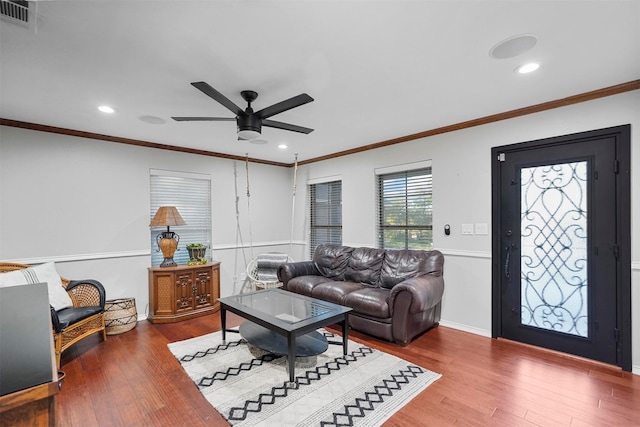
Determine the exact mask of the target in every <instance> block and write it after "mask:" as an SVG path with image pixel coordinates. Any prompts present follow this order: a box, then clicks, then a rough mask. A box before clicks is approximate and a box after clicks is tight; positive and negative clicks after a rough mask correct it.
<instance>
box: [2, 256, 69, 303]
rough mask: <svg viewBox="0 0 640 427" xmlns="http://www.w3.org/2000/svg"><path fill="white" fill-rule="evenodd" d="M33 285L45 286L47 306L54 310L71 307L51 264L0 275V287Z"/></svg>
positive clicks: (53, 264)
mask: <svg viewBox="0 0 640 427" xmlns="http://www.w3.org/2000/svg"><path fill="white" fill-rule="evenodd" d="M33 283H46V284H47V289H48V291H49V304H50V305H51V306H52V307H53V308H54V309H55V310H61V309H63V308H66V307H72V306H73V301H71V297H70V296H69V294H68V293H67V291H66V290H65V289H64V288H63V287H62V281H61V280H60V275H59V274H58V272H57V271H56V266H55V263H53V262H46V263H44V264H40V265H36V266H33V267H29V268H25V269H22V270H15V271H9V272H7V273H2V274H0V286H15V285H29V284H33Z"/></svg>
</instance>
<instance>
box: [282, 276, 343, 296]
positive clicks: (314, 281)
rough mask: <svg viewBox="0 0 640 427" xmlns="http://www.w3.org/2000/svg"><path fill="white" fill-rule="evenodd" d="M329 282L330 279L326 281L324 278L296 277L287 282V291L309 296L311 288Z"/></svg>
mask: <svg viewBox="0 0 640 427" xmlns="http://www.w3.org/2000/svg"><path fill="white" fill-rule="evenodd" d="M331 281H332V280H331V279H328V278H326V277H324V276H298V277H294V278H293V279H291V280H289V282H288V283H287V291H289V292H295V293H297V294H301V295H306V296H311V292H312V291H313V288H315V287H316V286H318V285H319V284H321V283H325V282H331Z"/></svg>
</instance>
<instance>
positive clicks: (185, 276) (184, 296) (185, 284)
mask: <svg viewBox="0 0 640 427" xmlns="http://www.w3.org/2000/svg"><path fill="white" fill-rule="evenodd" d="M175 278H176V279H175V280H176V289H175V291H176V292H175V295H176V300H175V301H176V311H175V312H176V314H177V313H184V312H187V311H192V310H193V309H194V304H193V294H194V289H193V271H183V272H179V273H175Z"/></svg>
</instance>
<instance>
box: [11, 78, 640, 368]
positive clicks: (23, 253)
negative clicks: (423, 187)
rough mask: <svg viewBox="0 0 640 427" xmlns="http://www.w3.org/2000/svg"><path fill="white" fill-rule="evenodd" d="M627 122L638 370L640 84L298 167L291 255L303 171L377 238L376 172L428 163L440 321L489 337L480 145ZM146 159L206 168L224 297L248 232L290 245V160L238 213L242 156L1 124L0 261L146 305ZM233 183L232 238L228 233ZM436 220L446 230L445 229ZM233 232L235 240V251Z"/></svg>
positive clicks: (244, 258) (351, 233) (261, 244)
mask: <svg viewBox="0 0 640 427" xmlns="http://www.w3.org/2000/svg"><path fill="white" fill-rule="evenodd" d="M627 123H630V124H631V125H632V148H631V151H632V161H631V163H632V166H631V168H632V214H631V215H632V225H631V228H632V260H633V263H632V265H633V272H632V311H633V320H632V324H633V332H632V333H633V337H632V341H633V365H634V372H636V373H640V291H639V290H638V287H639V286H640V232H639V230H640V192H639V191H638V189H640V174H638V173H636V172H635V171H638V170H640V136H639V134H638V132H637V129H640V91H635V92H630V93H625V94H621V95H616V96H612V97H608V98H603V99H600V100H595V101H590V102H587V103H582V104H577V105H573V106H568V107H564V108H561V109H555V110H551V111H546V112H542V113H538V114H534V115H529V116H525V117H519V118H515V119H511V120H507V121H502V122H498V123H493V124H489V125H484V126H480V127H475V128H471V129H465V130H461V131H457V132H452V133H448V134H444V135H438V136H434V137H430V138H425V139H421V140H417V141H411V142H408V143H404V144H398V145H394V146H390V147H385V148H381V149H377V150H373V151H367V152H364V153H359V154H356V155H351V156H346V157H340V158H337V159H332V160H326V161H323V162H318V163H312V164H309V165H305V166H301V167H300V168H299V170H298V185H297V192H296V202H295V221H294V235H293V242H294V245H293V248H292V249H293V253H291V255H292V256H293V257H294V259H298V260H299V259H306V258H307V257H308V255H306V254H307V249H306V248H304V247H303V246H301V245H299V243H301V242H305V241H306V240H307V236H308V197H307V193H306V185H305V184H306V182H307V181H308V180H317V179H322V178H323V177H334V178H335V177H339V178H340V179H342V182H343V228H344V231H343V241H344V243H345V244H348V245H354V246H361V245H366V246H375V245H376V225H375V222H376V196H375V193H376V191H375V176H374V170H375V169H376V168H382V167H388V166H393V165H401V164H408V163H412V162H416V161H421V160H432V167H433V174H434V179H433V185H434V230H435V232H434V246H435V247H436V248H438V249H440V250H442V251H443V252H444V253H445V256H446V261H445V296H444V301H443V312H442V316H443V322H442V323H443V324H445V325H449V326H454V327H457V328H461V329H465V330H468V331H472V332H475V333H479V334H482V335H486V336H489V335H490V329H491V236H490V234H489V235H486V236H477V235H474V236H462V235H461V234H460V225H461V224H462V223H472V224H475V223H487V224H489V225H490V224H491V188H490V186H491V166H490V150H491V147H494V146H500V145H507V144H512V143H516V142H523V141H528V140H533V139H539V138H547V137H553V136H558V135H564V134H569V133H574V132H583V131H588V130H593V129H599V128H604V127H609V126H617V125H622V124H627ZM114 133H115V132H114ZM398 136H401V135H398ZM372 142H375V141H372ZM152 168H153V169H168V170H178V171H184V172H195V173H207V174H211V176H212V192H213V195H212V199H213V207H212V215H213V218H212V222H213V224H212V225H213V258H214V259H216V260H219V261H221V262H222V268H221V282H222V295H223V296H224V295H230V294H232V293H236V292H239V290H240V287H241V283H238V282H239V281H238V280H234V278H239V276H240V273H241V272H242V271H243V270H244V266H245V263H246V262H248V261H249V260H250V258H251V255H252V254H251V252H250V250H249V248H248V246H250V243H251V242H253V246H254V247H253V255H257V254H258V253H260V252H265V251H271V250H279V251H283V252H289V242H290V232H291V206H292V200H291V199H292V197H291V196H292V178H293V170H292V169H286V168H282V167H275V166H268V165H259V164H250V165H249V169H250V171H249V176H250V185H251V198H250V204H251V209H250V210H251V221H249V220H248V215H247V197H246V175H245V164H244V162H238V161H232V160H226V159H217V158H211V157H205V156H198V155H191V154H186V153H177V152H171V151H163V150H155V149H149V148H143V147H134V146H127V145H122V144H116V143H110V142H103V141H94V140H90V139H84V138H76V137H69V136H63V135H55V134H47V133H42V132H35V131H29V130H24V129H17V128H10V127H0V260H4V261H23V262H26V263H36V262H43V261H47V260H54V261H56V262H57V264H58V269H59V271H60V273H61V274H63V275H64V276H67V277H70V278H78V279H79V278H95V279H98V280H100V281H102V282H103V283H104V285H105V287H106V289H107V294H108V298H110V299H112V298H120V297H135V298H136V302H137V304H138V312H139V314H144V313H145V312H146V309H147V308H146V305H147V302H148V291H147V267H149V265H150V256H149V253H150V250H152V249H153V250H155V248H151V244H150V234H149V228H148V223H149V169H152ZM234 168H235V172H237V177H238V178H237V180H236V179H235V178H234ZM236 181H237V182H236ZM236 186H237V189H238V191H237V194H238V197H239V207H240V223H241V232H242V237H243V240H244V241H243V242H238V241H237V233H236V213H235V212H236V211H235V200H236V191H235V188H236ZM634 190H635V192H634ZM249 224H251V232H250V231H249ZM445 224H450V225H451V227H452V233H451V236H445V235H444V233H443V231H442V230H443V227H444V225H445ZM176 231H177V232H179V230H178V229H176ZM236 243H238V245H239V246H243V243H244V246H245V250H242V249H240V250H236Z"/></svg>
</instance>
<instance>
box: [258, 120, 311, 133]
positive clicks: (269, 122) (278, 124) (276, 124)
mask: <svg viewBox="0 0 640 427" xmlns="http://www.w3.org/2000/svg"><path fill="white" fill-rule="evenodd" d="M262 126H268V127H270V128H277V129H284V130H290V131H292V132H300V133H311V132H313V129H310V128H305V127H302V126H297V125H290V124H289V123H282V122H276V121H275V120H263V121H262Z"/></svg>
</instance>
